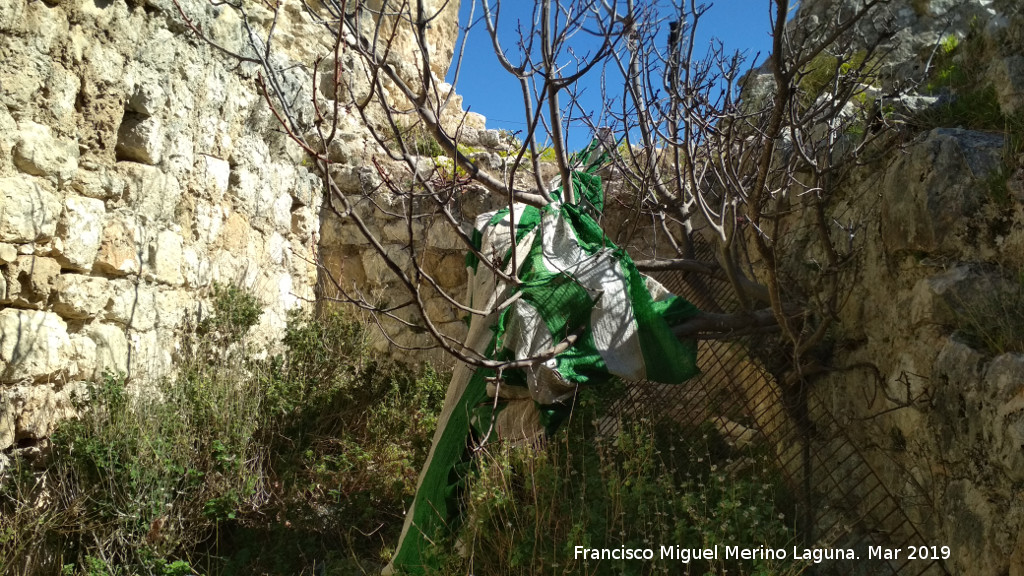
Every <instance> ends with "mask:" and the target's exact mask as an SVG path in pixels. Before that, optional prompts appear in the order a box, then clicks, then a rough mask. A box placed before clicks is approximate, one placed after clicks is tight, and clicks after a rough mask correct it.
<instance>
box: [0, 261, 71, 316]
mask: <svg viewBox="0 0 1024 576" xmlns="http://www.w3.org/2000/svg"><path fill="white" fill-rule="evenodd" d="M58 274H60V264H58V263H57V261H56V260H54V259H52V258H44V257H41V256H18V258H17V259H16V260H15V261H14V262H12V263H11V264H8V265H7V266H6V267H5V268H4V272H3V275H4V280H5V281H6V284H7V286H6V292H5V293H4V294H0V302H2V303H5V304H12V305H14V306H18V307H21V308H42V307H43V306H45V305H46V301H47V300H48V299H49V298H50V293H51V292H52V291H53V284H54V279H55V278H56V277H57V275H58Z"/></svg>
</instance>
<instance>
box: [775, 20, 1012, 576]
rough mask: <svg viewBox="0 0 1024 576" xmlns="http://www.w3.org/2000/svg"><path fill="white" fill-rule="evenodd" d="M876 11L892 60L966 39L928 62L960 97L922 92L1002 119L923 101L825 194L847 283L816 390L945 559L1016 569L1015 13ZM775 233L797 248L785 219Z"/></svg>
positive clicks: (998, 571) (973, 566)
mask: <svg viewBox="0 0 1024 576" xmlns="http://www.w3.org/2000/svg"><path fill="white" fill-rule="evenodd" d="M808 4H809V5H810V6H809V7H808V9H809V10H812V11H813V10H820V9H822V5H824V4H828V3H808ZM890 14H895V15H896V16H897V18H898V22H900V28H899V29H900V30H901V32H900V34H899V35H898V36H902V37H904V38H903V44H902V45H901V46H902V47H901V48H900V50H899V54H902V58H903V59H902V60H901V61H898V62H897V63H896V65H898V66H903V67H904V69H906V70H914V69H915V66H918V65H919V64H920V63H921V62H923V61H926V60H927V58H929V57H930V55H931V54H932V52H933V50H936V49H937V46H938V45H939V44H941V43H942V42H943V40H946V45H947V46H949V45H954V44H956V42H954V41H949V40H948V38H949V37H950V36H952V37H955V38H957V39H958V40H959V42H960V43H961V46H966V44H969V45H970V46H972V48H971V49H970V50H968V51H962V52H958V53H957V54H958V56H957V57H956V58H954V59H953V60H952V64H950V63H949V61H947V62H946V63H945V64H942V65H941V66H945V67H947V71H951V72H954V73H955V69H954V68H953V67H955V66H960V67H970V68H971V70H972V71H973V72H972V75H973V76H972V77H973V82H975V83H976V84H977V85H976V86H975V87H974V88H972V91H971V94H972V95H969V96H965V94H964V92H963V91H962V92H961V93H960V94H957V93H956V92H955V91H954V92H943V91H942V90H939V94H937V95H933V97H930V98H927V99H926V100H925V104H924V106H926V107H927V106H939V107H942V106H947V108H944V110H946V111H949V110H958V109H959V108H957V107H956V106H950V103H954V104H955V102H956V101H957V99H958V98H960V99H961V100H960V101H961V102H964V100H962V99H963V98H977V101H973V100H972V101H971V102H970V105H969V106H967V107H966V108H965V109H968V110H969V109H980V108H981V107H982V106H988V107H989V108H992V107H995V108H997V109H998V113H999V115H1000V116H999V118H1001V119H1002V120H1003V121H1002V122H999V125H998V126H987V127H986V126H978V127H977V129H973V130H971V129H965V128H964V126H971V125H974V124H976V123H977V122H976V121H975V120H974V119H972V118H968V117H966V116H962V117H959V118H958V117H956V116H951V115H948V114H945V113H943V114H937V115H932V116H928V114H929V112H928V110H932V111H933V112H934V110H935V109H928V108H925V109H924V110H923V112H922V113H923V114H924V116H919V117H918V118H919V119H920V118H922V117H924V118H930V119H931V120H930V122H932V123H933V124H934V123H936V122H937V123H938V124H939V125H938V126H937V127H934V128H933V127H930V126H929V127H927V129H926V130H924V131H923V132H916V133H915V131H914V130H912V129H907V128H904V132H905V134H906V135H907V137H908V138H909V140H907V141H905V142H903V143H902V144H900V145H898V146H896V147H894V148H893V149H892V150H891V152H889V153H887V155H886V156H887V157H886V158H884V159H883V160H882V161H880V162H877V163H875V164H874V165H872V166H870V167H866V168H864V169H862V170H861V171H860V172H859V173H858V174H857V176H856V177H855V179H854V181H853V182H851V183H850V184H849V185H848V186H845V187H844V188H843V189H842V190H839V191H836V194H835V196H834V197H833V198H832V200H831V202H832V204H831V211H830V217H831V218H832V219H833V221H834V222H835V223H836V226H837V228H835V233H836V234H848V235H849V242H850V246H851V247H852V248H854V250H853V251H852V253H853V254H855V255H856V259H857V263H856V266H858V272H857V274H858V281H857V282H856V283H854V284H853V285H851V286H850V287H849V289H848V294H847V301H846V302H847V303H846V304H845V306H844V307H843V309H842V311H841V313H840V317H839V323H838V327H837V328H836V331H835V340H834V341H833V342H832V343H831V344H832V346H831V349H830V354H831V356H830V358H829V362H830V363H831V365H832V366H835V367H838V368H839V370H837V371H836V372H833V373H831V374H829V375H827V376H825V377H823V378H821V379H820V380H818V381H817V382H816V384H815V388H814V393H815V394H816V395H817V396H818V397H819V398H820V399H821V400H822V401H823V402H824V403H825V404H826V405H827V406H829V407H830V408H831V411H832V412H833V414H835V415H837V417H838V418H839V421H840V422H841V423H843V424H844V426H845V427H846V428H847V430H848V431H849V433H850V434H851V436H852V437H853V438H854V439H855V441H856V444H857V445H858V446H860V447H862V449H863V450H864V454H865V455H866V457H867V459H868V461H869V462H870V463H871V465H872V468H873V469H874V470H875V472H877V473H878V474H879V475H880V476H881V477H882V479H883V480H884V483H885V485H886V486H887V487H888V489H889V490H890V491H891V492H892V493H893V495H894V497H895V498H896V500H898V501H899V502H900V503H901V505H902V507H903V510H904V512H906V513H907V515H908V516H909V518H910V519H911V520H912V521H913V522H914V524H915V525H916V528H917V530H918V531H919V532H920V535H921V536H922V538H923V540H924V541H925V542H927V543H928V544H929V545H937V546H942V545H948V546H950V547H951V548H952V556H951V558H950V559H949V560H947V562H946V566H947V567H948V568H949V569H950V571H951V572H952V573H954V574H986V575H992V576H995V575H1004V574H1011V575H1019V574H1024V513H1022V508H1021V506H1020V497H1021V492H1020V487H1021V485H1022V484H1021V480H1022V479H1024V456H1022V455H1024V354H1022V353H1021V352H1024V350H1021V349H1020V343H1021V342H1024V340H1021V337H1022V336H1024V316H1022V315H1021V313H1020V310H1021V306H1022V305H1024V298H1022V294H1024V283H1022V282H1024V279H1022V276H1021V271H1022V270H1024V150H1022V149H1021V148H1020V142H1021V141H1022V140H1021V138H1022V136H1024V134H1022V132H1021V126H1022V125H1024V124H1021V123H1020V118H1021V116H1020V113H1021V111H1022V110H1024V92H1022V90H1021V85H1022V82H1024V70H1022V69H1020V67H1019V64H1020V62H1019V58H1020V56H1019V54H1021V53H1022V52H1024V41H1022V39H1024V12H1022V10H1021V8H1020V6H1019V4H1017V3H1006V2H1004V3H999V2H981V1H979V2H940V1H932V2H907V3H896V5H895V6H892V7H890ZM964 43H966V44H964ZM935 61H936V62H937V61H938V59H936V60H935ZM933 78H934V76H933ZM937 118H938V119H939V120H936V119H937ZM797 229H798V226H796V225H795V224H794V227H793V230H794V231H796V230H797ZM789 241H790V242H792V246H799V245H800V242H801V239H800V235H799V232H794V234H793V237H792V238H790V239H789ZM802 257H804V258H811V257H812V255H803V256H802ZM790 265H791V266H792V269H791V272H792V273H793V274H800V272H799V271H798V270H797V269H798V268H799V267H801V266H806V264H805V262H795V261H794V262H791V263H790ZM1014 342H1015V344H1011V343H1014ZM851 366H853V367H857V369H849V370H847V369H844V368H843V367H851ZM865 367H873V369H872V370H866V369H862V368H865ZM874 369H877V373H876V372H874ZM849 481H852V480H848V482H849ZM881 529H883V530H884V527H881Z"/></svg>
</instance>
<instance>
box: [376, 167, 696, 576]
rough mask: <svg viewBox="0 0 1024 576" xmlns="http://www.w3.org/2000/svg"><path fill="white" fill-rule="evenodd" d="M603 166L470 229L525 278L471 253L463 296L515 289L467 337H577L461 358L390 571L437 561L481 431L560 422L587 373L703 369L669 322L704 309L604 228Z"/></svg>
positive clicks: (662, 376) (516, 341) (670, 373)
mask: <svg viewBox="0 0 1024 576" xmlns="http://www.w3.org/2000/svg"><path fill="white" fill-rule="evenodd" d="M592 149H593V147H592ZM595 169H596V166H595V165H591V166H590V167H589V168H587V169H583V170H579V171H576V172H574V173H573V175H572V178H573V191H574V196H575V200H576V202H575V203H573V204H566V203H563V202H561V190H560V189H559V190H557V191H555V192H554V193H552V195H551V199H552V203H551V204H549V205H548V206H546V207H544V208H535V207H532V206H526V205H519V204H517V205H514V206H513V207H512V209H511V210H509V209H508V208H505V209H503V210H499V211H497V212H491V213H487V214H484V215H482V216H480V217H479V218H478V219H477V220H476V224H475V229H474V235H473V239H474V242H475V243H476V247H477V248H478V249H479V253H480V254H481V255H482V256H483V257H484V258H487V259H489V261H490V262H492V263H493V264H492V265H495V267H497V268H499V269H502V270H504V272H505V273H506V274H511V273H512V270H513V266H512V262H513V258H514V259H515V264H516V265H515V271H516V276H517V278H518V279H519V280H520V282H521V284H520V285H519V286H518V287H513V286H511V285H509V284H507V283H505V282H503V281H502V280H501V279H500V278H499V277H498V275H497V274H495V273H494V271H493V270H492V269H491V268H490V267H488V266H487V265H486V264H485V263H483V262H480V261H479V257H478V256H476V254H474V253H472V252H470V253H469V255H468V256H467V258H466V263H467V267H468V272H469V288H468V297H467V302H466V303H467V304H468V305H469V306H470V307H471V308H473V309H476V310H493V309H494V308H495V306H496V305H498V304H500V303H503V302H507V301H508V300H509V298H512V297H513V296H518V298H516V299H515V300H514V301H513V302H512V304H511V305H508V306H506V307H505V308H504V309H502V310H497V311H494V312H491V313H489V314H487V315H484V316H479V315H477V316H473V317H472V319H471V321H470V325H469V334H468V336H467V338H466V342H465V345H466V347H467V348H470V349H472V350H475V351H477V352H479V353H481V354H483V355H484V356H486V357H487V358H490V359H496V360H521V359H527V358H534V357H537V356H538V355H541V354H543V353H545V352H546V351H549V350H551V349H552V347H553V346H555V345H557V344H559V343H561V342H563V341H564V340H565V339H566V337H568V336H570V335H576V339H575V341H574V344H573V345H572V346H570V347H568V348H567V349H565V350H564V351H562V352H560V353H559V354H557V355H555V356H553V357H551V358H548V359H546V360H544V361H542V362H538V363H535V364H533V365H532V366H530V367H528V368H520V369H514V370H503V371H502V372H501V374H500V375H499V374H497V373H496V371H495V370H493V369H484V368H473V367H471V366H468V365H466V364H461V365H459V366H458V367H457V368H456V369H455V372H454V374H453V376H452V381H451V384H450V385H449V387H448V392H447V395H446V397H445V401H444V407H443V409H442V412H441V415H440V417H439V419H438V426H437V431H436V433H435V434H434V439H433V445H432V446H431V449H430V453H429V454H428V456H427V462H426V464H425V465H424V468H423V470H422V472H421V473H420V478H419V484H418V486H417V491H416V496H415V498H414V500H413V503H412V506H411V507H410V509H409V510H408V512H407V514H406V519H405V527H404V528H403V530H402V535H401V537H400V539H399V544H398V547H397V549H396V552H395V556H394V558H393V560H392V563H391V565H390V566H389V567H388V569H386V570H385V573H391V572H392V571H395V570H397V569H400V570H402V571H404V572H405V573H409V574H426V573H429V572H430V569H431V568H432V566H431V564H432V563H431V560H430V559H431V558H432V557H433V554H432V553H431V547H432V546H433V543H434V542H435V541H436V540H437V539H438V538H441V537H443V536H445V535H447V534H450V533H451V531H452V530H454V529H456V528H457V526H458V523H459V522H460V509H459V508H460V501H459V500H460V494H459V492H460V489H461V488H462V486H463V485H464V482H463V480H464V478H465V475H466V474H468V473H469V471H470V469H471V466H472V454H473V450H474V448H475V447H478V446H479V445H480V444H481V443H482V442H487V441H495V440H497V439H502V440H508V439H524V438H536V437H537V436H539V435H542V434H544V433H550V432H552V431H554V430H555V429H556V428H557V427H558V425H559V424H560V423H561V422H562V421H563V420H564V419H565V418H566V417H567V416H568V414H569V411H570V410H571V407H572V402H573V400H574V398H575V396H576V390H577V388H578V387H579V386H581V385H584V384H588V385H590V384H600V383H602V382H605V381H607V380H608V379H609V378H611V377H612V376H618V377H620V378H623V379H626V380H641V379H648V380H652V381H656V382H662V383H667V384H671V383H679V382H682V381H684V380H687V379H688V378H690V377H692V376H694V375H695V374H696V373H697V367H696V355H697V350H696V345H695V343H693V342H681V341H679V340H677V339H676V338H675V337H674V336H673V335H672V332H671V327H672V325H674V324H676V323H679V322H682V321H684V320H686V319H687V318H689V317H690V316H692V315H693V314H694V313H696V309H695V308H694V307H693V306H692V305H691V304H690V303H689V302H687V301H685V300H683V299H682V298H677V297H675V296H673V295H671V294H669V293H668V292H667V291H666V290H665V289H664V288H662V287H661V285H660V284H658V283H657V282H655V281H654V280H652V279H650V278H648V277H646V276H644V275H642V274H640V273H639V272H638V271H637V270H636V267H635V266H634V265H633V261H632V260H631V259H630V257H629V256H628V255H627V254H626V252H625V251H624V250H623V249H621V248H619V247H617V246H615V245H614V244H612V243H611V242H610V241H609V240H608V238H607V237H606V236H605V235H604V233H603V231H602V229H601V227H600V225H599V224H598V222H597V220H596V219H595V216H596V214H598V213H600V211H601V210H602V208H603V198H602V196H603V194H602V189H601V179H600V177H598V176H597V175H596V174H594V172H595V171H596V170H595ZM512 226H514V228H515V238H516V241H515V246H514V249H513V243H512V236H511V234H510V228H511V227H512ZM494 376H500V378H497V379H494V378H493V377H494ZM488 380H491V381H488Z"/></svg>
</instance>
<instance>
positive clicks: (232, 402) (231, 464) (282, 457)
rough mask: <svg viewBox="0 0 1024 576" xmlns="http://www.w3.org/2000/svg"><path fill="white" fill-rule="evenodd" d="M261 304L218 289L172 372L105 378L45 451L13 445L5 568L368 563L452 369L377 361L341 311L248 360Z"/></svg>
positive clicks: (74, 570)
mask: <svg viewBox="0 0 1024 576" xmlns="http://www.w3.org/2000/svg"><path fill="white" fill-rule="evenodd" d="M259 317H260V309H259V306H258V305H257V303H256V301H255V299H254V298H252V296H250V295H249V294H247V293H245V292H244V291H241V290H238V289H237V288H233V287H218V288H217V289H216V290H215V297H214V305H213V309H212V311H211V312H210V313H209V315H207V316H206V317H205V318H203V319H201V320H198V321H197V322H195V323H194V330H193V331H192V334H191V335H190V336H189V337H188V338H187V342H186V343H185V344H186V345H185V346H184V353H183V354H182V356H183V358H182V359H181V363H180V366H179V368H180V372H179V374H178V376H176V377H175V378H174V379H173V380H168V381H164V382H160V383H158V384H157V385H156V386H155V390H148V391H146V392H139V391H137V390H134V389H133V385H132V384H131V383H128V382H126V381H125V379H124V378H123V377H121V376H119V375H114V374H109V375H107V377H106V378H105V379H104V381H103V382H102V383H101V384H97V385H95V386H92V387H91V389H90V391H89V394H88V398H82V399H80V408H82V409H83V410H84V413H83V416H82V417H81V418H80V419H78V420H75V421H71V422H67V423H65V424H64V425H62V426H61V427H60V428H59V430H58V431H57V433H56V434H55V435H54V437H53V438H52V447H51V454H50V455H49V457H48V458H47V459H45V461H42V462H38V461H37V462H30V461H28V460H26V459H25V458H24V457H19V456H15V457H14V458H13V460H12V463H11V468H10V470H9V473H8V474H7V475H6V476H5V477H4V478H2V479H0V572H2V573H4V574H11V575H32V576H36V575H47V574H62V575H68V576H75V575H87V576H119V575H128V574H133V575H134V574H152V575H162V576H174V575H184V574H195V573H198V574H240V575H241V574H261V573H265V574H302V573H306V574H311V573H313V570H314V569H315V570H316V571H317V573H320V572H321V571H322V570H326V572H324V573H326V574H354V573H361V572H363V571H366V572H371V573H372V572H373V571H374V570H376V569H379V567H380V565H381V564H382V562H383V560H382V557H381V556H382V555H383V554H384V553H383V552H382V549H383V547H384V546H385V545H386V544H391V543H392V542H393V541H394V540H395V539H396V538H397V535H398V530H399V529H400V528H401V517H402V514H403V504H404V500H405V499H407V498H408V497H410V496H411V494H412V492H413V489H414V488H415V481H416V477H417V474H418V472H419V467H420V465H421V463H422V462H423V460H424V458H425V456H426V450H427V449H428V447H429V441H430V436H431V434H432V433H433V428H434V418H435V416H436V410H437V408H438V406H440V403H441V398H442V396H443V394H444V389H445V386H446V380H447V378H446V377H444V376H443V375H441V374H438V373H437V372H435V371H434V370H432V369H431V368H430V367H426V368H424V369H422V370H419V371H413V370H412V369H410V368H408V367H405V366H402V365H399V364H396V363H393V362H389V361H380V360H376V359H374V358H373V357H372V356H371V355H370V354H369V352H368V350H367V348H366V345H365V342H364V340H365V338H364V332H363V328H362V326H361V325H360V324H359V323H357V322H355V321H353V320H351V319H349V318H347V317H345V316H344V315H341V314H338V313H329V314H326V315H324V316H322V317H320V318H316V319H314V318H313V317H311V316H309V315H306V314H301V313H295V314H293V315H292V316H291V318H290V319H289V322H288V326H287V330H286V333H285V336H284V341H283V346H284V348H283V351H282V352H281V353H280V354H278V355H276V356H273V357H271V358H263V359H260V358H257V357H255V356H254V355H253V354H252V353H251V352H250V349H249V347H248V346H247V343H246V333H247V332H248V331H249V329H250V328H251V327H252V326H253V325H255V323H256V322H257V321H258V319H259ZM86 408H88V409H86ZM355 551H358V552H355Z"/></svg>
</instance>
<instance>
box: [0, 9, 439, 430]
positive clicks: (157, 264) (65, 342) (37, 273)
mask: <svg viewBox="0 0 1024 576" xmlns="http://www.w3.org/2000/svg"><path fill="white" fill-rule="evenodd" d="M181 4H182V7H183V9H184V10H185V12H186V13H187V14H188V16H189V18H190V19H192V21H193V22H194V23H195V25H196V26H198V27H199V28H200V29H202V30H204V31H205V32H206V33H207V34H208V35H209V36H210V38H211V39H213V40H214V41H216V42H217V43H218V44H220V45H221V46H223V47H225V48H227V49H228V50H231V51H235V52H237V53H240V54H251V53H252V49H251V46H250V42H249V37H248V36H247V34H246V31H245V28H244V27H243V25H242V22H241V21H240V20H239V17H238V14H237V13H236V12H235V11H233V10H230V9H227V8H215V7H213V6H211V5H210V4H209V3H207V2H200V1H198V0H188V1H183V2H181ZM449 4H450V6H449V7H448V9H447V12H445V17H444V18H441V19H439V20H437V21H436V22H435V30H434V31H433V32H432V33H431V34H432V39H433V43H434V44H435V45H436V46H438V50H439V51H440V52H443V53H444V54H447V55H444V54H442V55H441V57H438V58H435V67H434V69H435V72H436V73H439V74H440V75H441V76H442V77H443V74H444V71H445V69H446V68H447V66H448V62H450V57H451V51H452V46H453V44H454V38H455V30H456V28H455V27H456V15H457V9H458V3H457V2H455V3H449ZM284 6H285V8H284V10H283V11H282V13H281V17H280V18H279V21H278V23H277V25H276V29H275V42H276V46H277V47H278V48H279V50H278V51H277V52H276V54H277V56H276V57H275V58H276V60H275V63H276V64H278V65H280V66H281V67H282V68H287V69H286V71H285V72H284V73H283V74H282V75H281V77H282V79H283V81H284V83H285V85H284V88H285V90H286V91H287V92H288V93H289V94H291V95H293V96H294V101H295V103H296V104H295V106H296V108H295V109H296V114H297V115H298V119H299V120H300V121H303V122H308V121H309V120H310V119H311V117H310V104H309V102H310V95H311V92H310V89H311V80H312V78H311V74H310V73H309V66H310V65H311V63H312V62H313V60H314V58H315V57H316V56H319V55H322V54H325V53H328V51H329V49H330V43H329V42H326V41H322V38H321V36H322V30H321V28H319V27H318V26H317V25H314V24H313V23H312V22H311V21H310V20H309V18H308V17H307V16H305V15H304V14H303V13H302V11H301V10H300V9H299V8H298V7H299V4H298V3H297V2H292V3H285V5H284ZM247 9H248V10H249V14H250V15H251V16H252V18H253V21H254V23H255V24H256V25H257V32H258V31H259V30H260V28H259V26H260V25H263V26H264V28H263V30H265V29H266V26H267V25H268V24H269V23H270V16H271V15H270V13H269V12H266V11H265V10H262V9H261V8H260V7H259V6H258V5H256V4H253V5H251V6H248V7H247ZM397 56H398V57H400V56H401V55H400V54H397ZM295 63H298V64H304V66H302V65H300V66H290V64H295ZM256 74H257V69H256V68H255V66H254V65H252V64H244V63H239V62H237V61H235V60H234V59H233V58H231V57H229V56H226V55H224V54H222V53H220V52H219V51H218V50H216V49H214V48H212V47H211V46H210V45H208V44H206V43H204V42H202V41H200V40H198V39H197V38H196V36H195V34H193V33H192V32H191V31H190V30H189V29H188V28H187V27H186V25H185V24H184V21H183V19H182V17H181V15H180V14H179V13H178V10H177V8H176V7H175V5H174V4H173V3H172V2H171V1H170V0H138V1H131V2H127V3H126V2H125V1H124V0H81V1H78V0H75V1H70V2H36V1H31V2H30V1H28V0H4V1H3V2H0V450H3V449H6V448H8V447H9V446H11V445H12V444H15V443H18V442H23V441H31V440H33V439H38V438H43V437H45V436H47V435H48V433H49V432H50V430H51V429H52V426H53V424H54V422H55V421H56V420H58V419H59V418H61V417H63V416H66V415H67V414H68V413H69V412H70V409H71V406H70V402H69V398H70V394H71V391H73V390H75V389H77V388H79V386H80V384H81V383H82V382H85V381H95V380H97V379H99V378H101V377H102V374H103V373H104V372H105V371H114V372H125V373H127V374H129V375H130V376H131V377H132V378H133V379H135V380H136V381H143V380H144V379H145V378H153V377H158V376H160V375H161V374H164V373H166V372H167V371H168V369H170V368H171V367H172V365H173V364H174V362H175V359H176V357H177V354H178V353H179V351H180V350H179V344H178V343H179V336H180V334H181V331H182V330H183V329H185V328H186V325H187V323H188V322H189V320H190V319H195V318H196V317H197V316H198V315H199V314H201V312H202V309H203V307H204V305H208V296H209V294H210V291H211V287H212V286H213V284H214V283H220V284H231V285H236V286H239V287H242V288H244V289H246V290H250V291H251V292H252V293H253V294H255V295H256V296H257V297H258V299H259V300H260V302H261V303H262V304H263V305H264V306H265V310H266V311H265V313H264V314H263V315H262V317H261V318H260V324H259V326H257V328H256V330H255V334H256V338H257V339H258V341H262V342H264V343H265V344H266V345H272V343H273V342H274V341H276V340H277V339H278V338H279V337H280V334H281V333H282V330H281V329H282V328H283V326H284V322H285V318H286V312H287V311H288V310H289V309H291V308H294V307H297V306H301V305H303V303H304V302H308V301H312V300H313V298H314V297H315V294H314V287H315V284H316V282H317V271H316V269H315V267H314V266H312V265H311V264H310V262H311V261H312V260H313V259H314V257H315V255H316V252H317V251H316V247H317V246H316V243H317V241H318V232H319V228H320V218H321V214H320V209H321V185H320V180H319V178H318V176H317V175H316V174H314V173H313V172H312V171H310V170H309V169H308V168H307V167H306V165H307V164H308V162H304V158H303V154H302V153H301V151H300V150H299V149H298V147H297V146H295V145H294V144H293V143H292V142H290V141H289V140H288V139H287V138H286V137H285V136H284V135H283V134H282V132H281V131H280V130H279V127H278V122H277V120H276V119H275V118H274V117H273V115H272V114H271V113H270V111H269V110H268V108H267V106H266V103H265V102H264V101H263V98H262V96H261V94H260V93H259V91H258V90H257V88H256V85H255V82H254V81H255V78H256ZM341 124H342V128H343V129H344V130H345V133H346V137H345V143H346V146H348V147H349V148H350V149H351V150H359V151H360V153H359V154H358V155H356V154H353V155H352V159H351V164H352V170H353V171H356V172H357V179H356V181H357V182H358V173H362V172H358V170H360V169H361V168H360V166H361V165H362V164H364V162H365V160H366V159H367V158H368V157H369V155H370V154H372V152H373V145H372V143H371V141H370V139H369V138H368V136H367V134H366V132H365V129H363V128H362V127H361V126H360V123H359V122H358V119H357V118H356V117H355V116H354V115H349V116H346V117H345V118H343V119H342V122H341Z"/></svg>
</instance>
